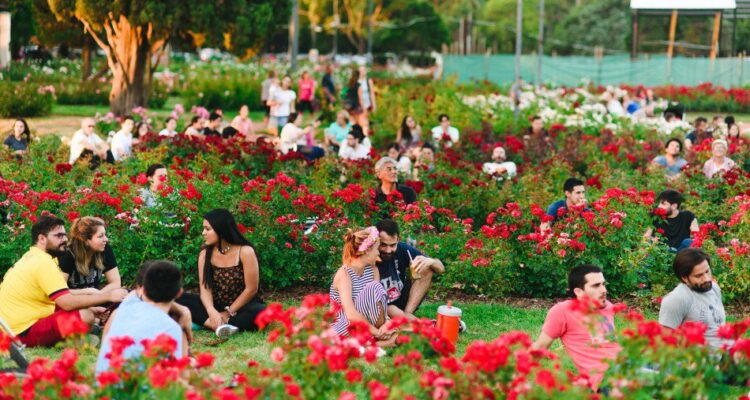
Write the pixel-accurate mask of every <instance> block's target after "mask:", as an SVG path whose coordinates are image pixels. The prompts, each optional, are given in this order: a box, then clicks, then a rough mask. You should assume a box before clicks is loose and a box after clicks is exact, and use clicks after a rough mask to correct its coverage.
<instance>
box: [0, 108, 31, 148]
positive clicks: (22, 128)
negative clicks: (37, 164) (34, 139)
mask: <svg viewBox="0 0 750 400" xmlns="http://www.w3.org/2000/svg"><path fill="white" fill-rule="evenodd" d="M30 142H31V131H30V130H29V125H28V124H27V123H26V120H24V119H22V118H19V119H17V120H16V122H14V123H13V132H11V133H10V135H8V137H7V138H6V139H5V142H3V144H5V145H6V146H8V148H10V150H11V151H12V152H13V154H14V155H15V156H16V157H17V158H20V157H21V156H23V155H24V154H26V153H28V152H29V143H30Z"/></svg>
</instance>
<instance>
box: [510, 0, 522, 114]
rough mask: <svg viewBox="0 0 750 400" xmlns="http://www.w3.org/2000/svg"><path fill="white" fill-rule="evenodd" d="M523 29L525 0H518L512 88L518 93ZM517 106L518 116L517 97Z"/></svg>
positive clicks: (516, 112) (515, 110) (514, 112)
mask: <svg viewBox="0 0 750 400" xmlns="http://www.w3.org/2000/svg"><path fill="white" fill-rule="evenodd" d="M522 29H523V0H517V2H516V74H515V78H516V81H515V82H514V83H513V87H512V88H511V90H514V91H515V92H516V95H519V94H520V93H521V87H520V85H521V46H522V42H521V32H522ZM515 100H516V101H515V104H516V107H515V108H514V109H513V115H514V116H515V117H516V118H518V113H519V110H518V103H519V99H518V98H516V99H515Z"/></svg>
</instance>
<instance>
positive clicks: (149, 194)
mask: <svg viewBox="0 0 750 400" xmlns="http://www.w3.org/2000/svg"><path fill="white" fill-rule="evenodd" d="M146 178H147V179H148V187H143V188H140V189H139V190H138V195H139V197H140V198H141V200H143V205H144V206H146V208H151V207H155V206H156V204H157V203H158V201H159V200H158V199H159V198H158V197H157V195H158V194H159V192H161V189H162V188H163V187H164V185H165V184H166V182H167V180H168V179H169V176H168V175H167V167H165V166H164V165H162V164H151V165H149V166H148V169H147V170H146Z"/></svg>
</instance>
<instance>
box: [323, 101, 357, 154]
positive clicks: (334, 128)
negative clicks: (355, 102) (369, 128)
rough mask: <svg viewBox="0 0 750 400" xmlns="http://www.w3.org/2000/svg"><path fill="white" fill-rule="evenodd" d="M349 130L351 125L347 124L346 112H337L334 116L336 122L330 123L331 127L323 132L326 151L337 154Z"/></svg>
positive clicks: (347, 116) (347, 115)
mask: <svg viewBox="0 0 750 400" xmlns="http://www.w3.org/2000/svg"><path fill="white" fill-rule="evenodd" d="M351 129H352V124H351V123H350V122H349V114H348V113H347V112H346V111H339V113H338V114H336V121H334V122H331V125H330V126H328V128H326V130H325V147H326V150H327V151H333V152H334V153H338V151H339V149H340V148H341V146H342V145H343V144H344V142H345V141H346V137H347V136H348V135H349V130H351Z"/></svg>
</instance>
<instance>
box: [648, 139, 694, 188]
mask: <svg viewBox="0 0 750 400" xmlns="http://www.w3.org/2000/svg"><path fill="white" fill-rule="evenodd" d="M680 153H682V142H681V141H680V139H677V138H672V139H669V140H667V143H666V144H665V145H664V155H663V156H658V157H656V158H654V159H653V160H652V161H651V164H652V165H654V166H657V167H662V168H665V169H666V176H667V178H670V179H675V178H677V177H679V176H680V171H681V170H682V168H683V167H684V166H685V165H687V163H688V162H687V160H685V159H684V158H682V157H680Z"/></svg>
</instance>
